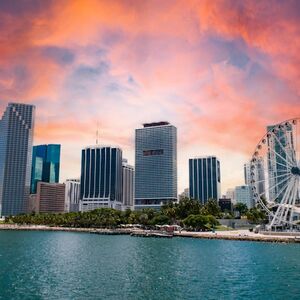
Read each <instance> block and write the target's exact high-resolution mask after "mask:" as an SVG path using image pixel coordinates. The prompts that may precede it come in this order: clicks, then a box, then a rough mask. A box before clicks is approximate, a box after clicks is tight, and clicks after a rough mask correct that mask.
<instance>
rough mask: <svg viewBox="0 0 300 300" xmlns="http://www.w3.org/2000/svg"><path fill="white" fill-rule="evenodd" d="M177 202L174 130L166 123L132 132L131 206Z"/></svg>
mask: <svg viewBox="0 0 300 300" xmlns="http://www.w3.org/2000/svg"><path fill="white" fill-rule="evenodd" d="M169 201H177V129H176V127H175V126H173V125H171V124H169V123H168V122H158V123H149V124H144V127H143V128H139V129H136V131H135V209H142V208H147V207H150V208H154V209H159V208H160V206H161V205H162V204H164V203H167V202H169Z"/></svg>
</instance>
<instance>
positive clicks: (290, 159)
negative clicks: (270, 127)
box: [271, 132, 295, 164]
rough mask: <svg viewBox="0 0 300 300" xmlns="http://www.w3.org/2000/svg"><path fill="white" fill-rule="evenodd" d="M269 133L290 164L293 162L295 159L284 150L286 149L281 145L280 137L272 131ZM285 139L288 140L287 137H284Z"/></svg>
mask: <svg viewBox="0 0 300 300" xmlns="http://www.w3.org/2000/svg"><path fill="white" fill-rule="evenodd" d="M271 134H272V136H273V137H274V138H275V140H276V141H277V143H278V144H279V146H280V148H281V149H282V150H283V151H284V152H285V154H286V156H287V157H288V158H289V161H290V163H291V164H293V163H295V160H294V159H292V158H291V157H290V155H289V154H288V152H287V151H286V149H285V148H284V146H283V145H282V143H281V142H280V139H279V138H278V137H277V136H276V134H275V133H274V132H271ZM286 140H288V137H286Z"/></svg>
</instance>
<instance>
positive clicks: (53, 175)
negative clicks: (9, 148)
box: [30, 144, 61, 194]
mask: <svg viewBox="0 0 300 300" xmlns="http://www.w3.org/2000/svg"><path fill="white" fill-rule="evenodd" d="M60 148H61V146H60V145H57V144H49V145H38V146H34V147H33V150H32V169H31V187H30V193H31V194H35V193H36V189H37V183H38V182H39V181H42V182H48V183H58V182H59V168H60Z"/></svg>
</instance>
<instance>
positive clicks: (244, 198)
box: [234, 185, 254, 208]
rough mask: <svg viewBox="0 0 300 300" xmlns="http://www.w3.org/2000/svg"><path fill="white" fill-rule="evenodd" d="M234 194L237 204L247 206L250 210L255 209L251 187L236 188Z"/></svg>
mask: <svg viewBox="0 0 300 300" xmlns="http://www.w3.org/2000/svg"><path fill="white" fill-rule="evenodd" d="M234 194H235V201H236V203H243V204H246V205H247V207H248V208H252V207H254V202H253V195H252V189H251V187H250V186H249V185H241V186H237V187H235V191H234Z"/></svg>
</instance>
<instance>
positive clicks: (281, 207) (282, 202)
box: [274, 180, 293, 224]
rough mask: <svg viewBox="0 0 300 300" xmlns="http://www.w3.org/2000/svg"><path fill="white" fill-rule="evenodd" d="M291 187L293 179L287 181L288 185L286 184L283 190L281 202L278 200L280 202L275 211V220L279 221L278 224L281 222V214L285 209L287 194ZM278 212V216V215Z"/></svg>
mask: <svg viewBox="0 0 300 300" xmlns="http://www.w3.org/2000/svg"><path fill="white" fill-rule="evenodd" d="M292 187H293V180H292V181H290V182H289V185H288V187H287V189H286V191H285V193H284V195H283V197H282V200H281V202H280V204H279V206H278V208H277V211H276V213H277V220H278V221H279V224H281V223H282V218H283V214H284V213H285V211H286V208H287V207H286V204H287V202H288V200H289V195H290V193H291V190H292ZM279 213H280V216H279V217H278V215H279ZM275 216H276V214H275ZM274 218H275V217H274ZM275 221H276V220H275Z"/></svg>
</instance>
